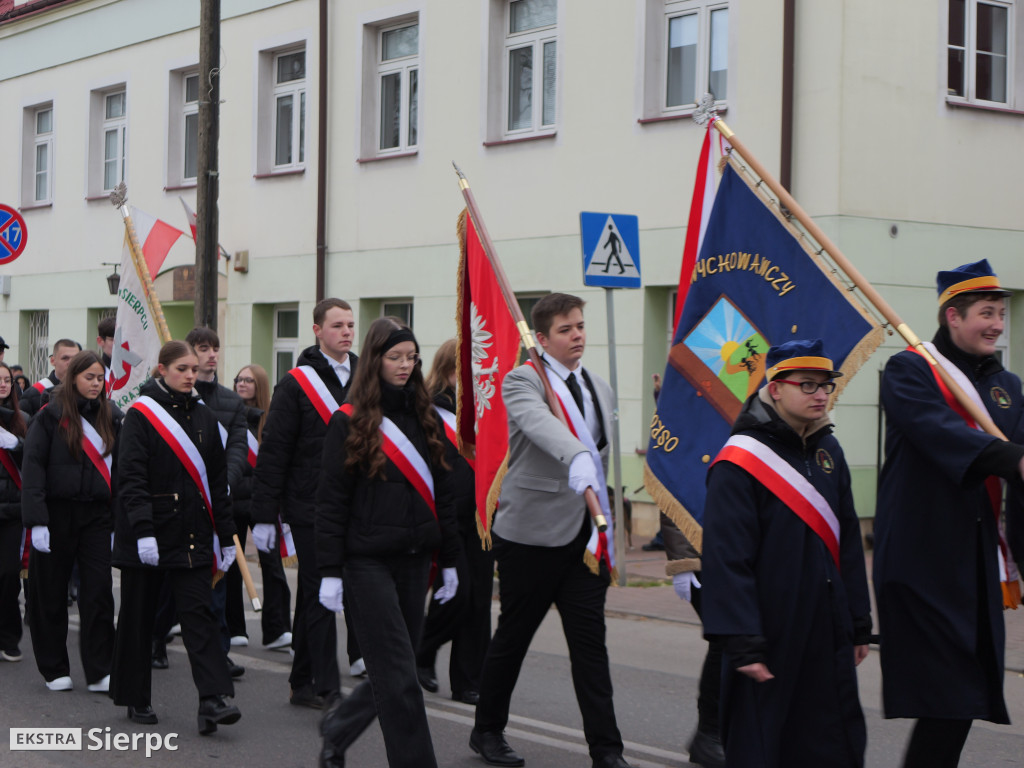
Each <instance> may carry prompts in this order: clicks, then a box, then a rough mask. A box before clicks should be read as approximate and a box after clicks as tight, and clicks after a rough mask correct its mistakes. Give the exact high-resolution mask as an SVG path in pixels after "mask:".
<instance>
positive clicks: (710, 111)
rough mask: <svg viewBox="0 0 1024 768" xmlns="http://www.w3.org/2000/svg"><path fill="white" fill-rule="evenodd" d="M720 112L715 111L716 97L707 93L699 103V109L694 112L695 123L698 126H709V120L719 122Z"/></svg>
mask: <svg viewBox="0 0 1024 768" xmlns="http://www.w3.org/2000/svg"><path fill="white" fill-rule="evenodd" d="M717 119H718V110H716V109H715V97H714V96H712V95H711V94H710V93H705V94H704V95H703V96H701V97H700V101H698V102H697V108H696V109H695V110H694V111H693V122H695V123H696V124H697V125H700V126H704V125H707V123H708V120H712V121H714V120H717Z"/></svg>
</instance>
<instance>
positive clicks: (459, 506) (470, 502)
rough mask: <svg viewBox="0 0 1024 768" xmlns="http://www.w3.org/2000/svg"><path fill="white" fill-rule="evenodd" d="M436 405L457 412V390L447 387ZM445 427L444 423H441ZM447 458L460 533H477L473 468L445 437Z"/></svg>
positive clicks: (465, 534) (466, 534)
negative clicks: (450, 470) (450, 469)
mask: <svg viewBox="0 0 1024 768" xmlns="http://www.w3.org/2000/svg"><path fill="white" fill-rule="evenodd" d="M434 405H436V406H437V407H438V408H444V409H445V410H446V411H450V412H451V413H455V408H456V404H455V390H454V389H446V390H445V391H444V392H442V393H441V394H439V395H437V396H436V397H435V398H434ZM441 426H442V427H444V425H443V424H442V425H441ZM444 444H445V458H446V459H447V460H448V464H449V465H450V466H451V468H452V472H451V488H452V504H453V505H454V507H455V519H456V520H457V521H458V524H459V533H460V534H461V535H462V536H468V535H469V534H471V533H472V534H475V533H476V530H477V525H476V521H477V517H476V479H475V474H474V473H473V468H472V467H470V466H469V462H468V461H466V460H465V459H464V458H463V457H462V454H460V453H459V449H458V448H457V447H455V445H454V444H453V443H452V441H451V440H448V439H447V438H445V441H444Z"/></svg>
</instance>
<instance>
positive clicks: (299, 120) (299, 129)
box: [273, 49, 306, 171]
mask: <svg viewBox="0 0 1024 768" xmlns="http://www.w3.org/2000/svg"><path fill="white" fill-rule="evenodd" d="M273 103H274V113H273V116H274V133H273V136H274V148H273V154H274V162H273V168H274V170H275V171H279V170H290V169H294V168H301V167H303V165H304V164H305V162H306V51H305V50H304V49H303V50H298V51H285V52H282V53H278V54H277V55H276V56H274V92H273Z"/></svg>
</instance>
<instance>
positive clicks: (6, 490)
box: [0, 405, 28, 523]
mask: <svg viewBox="0 0 1024 768" xmlns="http://www.w3.org/2000/svg"><path fill="white" fill-rule="evenodd" d="M13 416H14V411H12V410H11V409H10V408H6V407H4V406H2V405H0V425H2V426H3V427H4V429H7V430H8V431H9V430H10V427H11V418H12V417H13ZM25 420H26V421H28V419H27V418H26V419H25ZM15 437H17V435H15ZM24 447H25V440H24V438H21V437H19V438H18V447H17V448H10V449H8V451H7V455H8V456H10V458H11V461H13V462H14V466H16V467H17V468H18V469H19V470H20V469H21V454H22V450H23V449H24ZM12 520H17V521H18V522H21V488H19V487H18V483H17V482H15V480H14V478H13V477H11V475H10V473H9V472H8V471H7V469H6V468H5V467H4V465H3V464H2V463H0V523H6V522H10V521H12Z"/></svg>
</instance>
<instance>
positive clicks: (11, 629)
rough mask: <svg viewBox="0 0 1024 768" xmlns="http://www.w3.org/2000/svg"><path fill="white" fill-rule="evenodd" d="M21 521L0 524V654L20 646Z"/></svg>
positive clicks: (22, 540) (22, 542)
mask: <svg viewBox="0 0 1024 768" xmlns="http://www.w3.org/2000/svg"><path fill="white" fill-rule="evenodd" d="M24 543H25V529H24V528H22V527H21V520H19V519H14V520H3V521H0V651H13V650H15V649H16V648H17V647H18V644H19V643H20V642H21V606H20V605H19V604H18V597H19V596H20V595H21V576H20V575H19V574H20V573H21V548H22V546H23V545H24Z"/></svg>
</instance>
